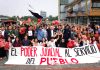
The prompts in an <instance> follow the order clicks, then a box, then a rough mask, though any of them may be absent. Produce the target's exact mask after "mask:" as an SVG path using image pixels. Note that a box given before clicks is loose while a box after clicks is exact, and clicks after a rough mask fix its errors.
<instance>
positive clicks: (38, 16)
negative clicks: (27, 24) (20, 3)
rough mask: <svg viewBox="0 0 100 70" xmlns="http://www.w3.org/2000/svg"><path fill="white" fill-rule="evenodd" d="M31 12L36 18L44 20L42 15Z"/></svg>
mask: <svg viewBox="0 0 100 70" xmlns="http://www.w3.org/2000/svg"><path fill="white" fill-rule="evenodd" d="M29 11H30V12H31V14H32V15H33V16H35V17H36V18H38V19H42V18H43V17H42V16H41V15H39V14H38V13H35V12H32V11H31V10H29Z"/></svg>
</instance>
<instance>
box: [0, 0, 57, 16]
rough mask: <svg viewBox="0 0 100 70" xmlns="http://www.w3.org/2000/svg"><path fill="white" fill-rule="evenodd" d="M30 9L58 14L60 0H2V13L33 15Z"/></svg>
mask: <svg viewBox="0 0 100 70" xmlns="http://www.w3.org/2000/svg"><path fill="white" fill-rule="evenodd" d="M29 5H30V6H29ZM28 9H31V10H32V11H34V12H37V13H40V11H45V12H47V16H49V15H53V16H57V15H58V0H0V15H7V16H28V15H31V14H30V12H29V11H28Z"/></svg>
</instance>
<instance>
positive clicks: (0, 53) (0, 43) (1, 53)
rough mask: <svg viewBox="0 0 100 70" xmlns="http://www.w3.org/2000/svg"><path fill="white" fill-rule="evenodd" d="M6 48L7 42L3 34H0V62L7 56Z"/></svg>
mask: <svg viewBox="0 0 100 70" xmlns="http://www.w3.org/2000/svg"><path fill="white" fill-rule="evenodd" d="M4 47H5V40H4V38H3V36H2V33H1V32H0V60H1V59H2V58H3V57H5V56H6V51H5V49H4Z"/></svg>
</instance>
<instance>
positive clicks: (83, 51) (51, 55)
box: [5, 45, 100, 65]
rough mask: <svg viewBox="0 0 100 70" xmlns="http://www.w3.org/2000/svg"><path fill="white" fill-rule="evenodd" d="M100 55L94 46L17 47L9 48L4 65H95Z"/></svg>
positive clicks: (99, 59)
mask: <svg viewBox="0 0 100 70" xmlns="http://www.w3.org/2000/svg"><path fill="white" fill-rule="evenodd" d="M99 61H100V53H99V50H98V48H97V46H96V45H86V46H82V47H76V48H72V49H71V48H50V47H49V48H45V47H41V46H36V47H25V46H23V47H19V48H14V47H12V48H10V50H9V58H8V61H7V62H6V63H5V64H15V65H67V64H82V63H97V62H99Z"/></svg>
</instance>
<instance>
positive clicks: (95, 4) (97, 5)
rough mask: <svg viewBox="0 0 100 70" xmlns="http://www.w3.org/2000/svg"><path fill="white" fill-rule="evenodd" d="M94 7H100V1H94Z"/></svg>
mask: <svg viewBox="0 0 100 70" xmlns="http://www.w3.org/2000/svg"><path fill="white" fill-rule="evenodd" d="M92 7H93V8H100V3H97V2H94V3H93V4H92Z"/></svg>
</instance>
